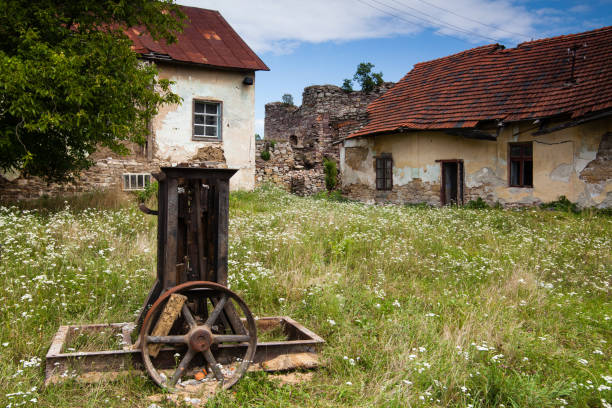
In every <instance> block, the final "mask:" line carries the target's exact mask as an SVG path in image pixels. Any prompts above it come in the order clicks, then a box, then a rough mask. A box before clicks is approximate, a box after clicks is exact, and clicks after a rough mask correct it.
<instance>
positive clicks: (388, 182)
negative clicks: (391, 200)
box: [385, 178, 393, 190]
mask: <svg viewBox="0 0 612 408" xmlns="http://www.w3.org/2000/svg"><path fill="white" fill-rule="evenodd" d="M386 182H387V184H386V187H385V188H386V189H387V190H391V189H392V188H393V184H392V179H390V178H388V179H387V180H386Z"/></svg>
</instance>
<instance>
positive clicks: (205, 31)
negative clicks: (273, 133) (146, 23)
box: [126, 6, 270, 71]
mask: <svg viewBox="0 0 612 408" xmlns="http://www.w3.org/2000/svg"><path fill="white" fill-rule="evenodd" d="M180 7H181V10H182V11H183V13H185V14H186V15H187V18H188V20H187V21H186V22H185V27H184V30H183V32H182V33H181V34H180V35H179V36H178V41H177V42H175V43H173V44H167V43H166V41H164V40H162V41H159V42H158V41H153V39H152V38H151V36H149V35H148V34H146V33H145V34H142V33H143V32H144V28H143V27H132V28H130V29H128V30H127V31H126V34H127V35H128V37H130V39H131V40H132V42H133V43H134V50H135V51H136V52H138V53H140V54H142V55H143V56H144V57H145V58H151V59H157V60H168V61H173V60H174V61H179V62H184V63H191V64H198V65H205V66H212V67H220V68H227V69H239V70H264V71H269V70H270V69H269V68H268V67H267V66H266V64H264V63H263V61H262V60H260V59H259V57H258V56H257V55H256V54H255V53H254V52H253V50H251V49H250V48H249V46H248V45H247V44H246V43H245V42H244V41H243V40H242V38H240V36H239V35H238V34H237V33H236V32H235V31H234V29H233V28H232V27H231V26H230V25H229V24H228V23H227V21H225V19H224V18H223V17H222V16H221V14H220V13H219V12H218V11H216V10H207V9H201V8H197V7H187V6H180Z"/></svg>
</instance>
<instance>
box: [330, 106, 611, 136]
mask: <svg viewBox="0 0 612 408" xmlns="http://www.w3.org/2000/svg"><path fill="white" fill-rule="evenodd" d="M608 116H612V108H610V107H606V108H603V109H598V110H595V111H588V112H585V113H584V114H582V115H579V116H572V115H571V112H562V113H559V114H556V115H548V116H540V117H535V116H534V117H531V118H523V119H518V120H504V119H500V118H492V119H484V120H479V121H477V122H476V123H475V124H474V125H473V126H455V127H410V126H397V127H389V128H386V129H384V130H377V131H373V132H368V131H366V132H362V129H363V128H365V127H367V126H368V125H365V126H364V127H363V128H362V129H360V130H358V131H356V132H353V133H351V134H350V135H348V136H347V137H345V138H344V139H342V141H344V140H348V139H353V138H358V137H373V136H382V135H385V134H395V133H413V132H428V131H429V132H455V133H456V132H461V131H479V129H478V125H480V124H482V123H485V122H491V121H497V122H498V126H500V127H506V126H509V125H511V124H514V123H520V122H529V121H544V120H559V121H566V122H567V123H568V124H570V126H562V127H561V126H560V127H559V129H564V128H566V127H571V126H574V125H573V123H576V124H582V123H586V122H590V121H592V120H597V119H601V118H603V117H608ZM506 117H507V116H506ZM467 123H473V122H467ZM538 132H539V131H538ZM538 132H536V133H538Z"/></svg>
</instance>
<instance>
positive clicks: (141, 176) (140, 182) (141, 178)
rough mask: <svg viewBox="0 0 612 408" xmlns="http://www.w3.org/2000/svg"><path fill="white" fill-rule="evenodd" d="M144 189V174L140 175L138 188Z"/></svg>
mask: <svg viewBox="0 0 612 408" xmlns="http://www.w3.org/2000/svg"><path fill="white" fill-rule="evenodd" d="M143 187H144V174H139V175H138V188H143Z"/></svg>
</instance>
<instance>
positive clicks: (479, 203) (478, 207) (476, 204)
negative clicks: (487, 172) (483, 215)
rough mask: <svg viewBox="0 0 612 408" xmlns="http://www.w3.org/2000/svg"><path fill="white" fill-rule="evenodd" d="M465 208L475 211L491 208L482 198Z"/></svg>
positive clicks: (469, 202)
mask: <svg viewBox="0 0 612 408" xmlns="http://www.w3.org/2000/svg"><path fill="white" fill-rule="evenodd" d="M465 208H469V209H473V210H481V209H486V208H491V206H490V205H489V204H487V202H486V201H485V200H483V199H482V197H478V198H477V199H476V200H470V201H468V203H467V204H466V205H465Z"/></svg>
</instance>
